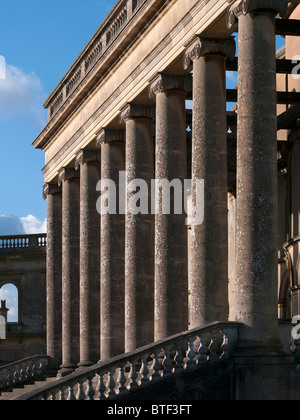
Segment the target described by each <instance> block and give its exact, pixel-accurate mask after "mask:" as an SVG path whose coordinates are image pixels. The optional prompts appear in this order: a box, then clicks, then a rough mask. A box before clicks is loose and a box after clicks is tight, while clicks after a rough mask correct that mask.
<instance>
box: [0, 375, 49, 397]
mask: <svg viewBox="0 0 300 420" xmlns="http://www.w3.org/2000/svg"><path fill="white" fill-rule="evenodd" d="M55 380H56V378H47V379H46V380H45V381H36V382H35V383H34V384H29V385H25V386H23V387H20V388H13V389H12V390H11V391H7V392H2V393H1V395H0V401H10V400H13V399H15V398H17V397H21V396H22V395H24V394H27V393H28V392H32V391H35V390H37V389H39V388H41V387H43V386H45V385H49V384H50V383H52V382H54V381H55Z"/></svg>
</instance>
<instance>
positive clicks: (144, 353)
mask: <svg viewBox="0 0 300 420" xmlns="http://www.w3.org/2000/svg"><path fill="white" fill-rule="evenodd" d="M240 326H241V324H238V323H230V322H227V323H212V324H210V325H208V326H207V327H205V328H202V329H199V328H198V329H194V330H190V331H188V332H185V333H182V334H177V335H174V336H172V337H170V338H168V339H166V340H161V341H159V342H156V343H154V344H151V345H149V346H146V347H143V348H140V349H137V350H135V351H133V352H131V353H127V354H125V355H122V356H118V357H115V358H113V359H110V360H109V361H106V362H105V361H104V362H101V363H98V364H97V365H95V366H92V367H88V368H83V369H79V370H78V371H76V372H74V373H72V374H71V375H69V376H67V377H65V378H62V379H59V380H57V381H55V382H54V383H51V384H49V385H45V386H43V387H41V388H39V389H38V390H35V391H32V392H30V393H27V394H26V395H23V396H20V397H18V398H16V400H69V401H71V400H110V399H114V398H120V397H122V398H123V397H124V396H126V395H127V394H128V393H129V392H131V391H133V390H137V389H139V388H142V387H144V386H145V385H147V384H150V383H153V382H154V381H158V380H160V379H162V378H165V377H167V376H171V375H175V374H177V373H178V372H182V371H188V370H191V369H195V368H199V367H200V366H201V365H202V364H203V365H206V366H208V364H209V363H214V362H218V361H220V360H227V359H229V358H230V356H231V354H232V350H233V348H234V347H235V345H236V343H237V341H238V337H239V328H240Z"/></svg>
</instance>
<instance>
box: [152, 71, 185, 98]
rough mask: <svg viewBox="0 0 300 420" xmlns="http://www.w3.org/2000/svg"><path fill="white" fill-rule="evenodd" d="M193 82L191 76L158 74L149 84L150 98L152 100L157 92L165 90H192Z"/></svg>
mask: <svg viewBox="0 0 300 420" xmlns="http://www.w3.org/2000/svg"><path fill="white" fill-rule="evenodd" d="M192 86H193V80H192V77H191V76H173V75H169V74H163V73H160V74H158V75H157V76H156V77H155V79H153V80H152V81H151V84H150V98H154V97H155V95H156V94H157V93H159V92H165V91H166V90H176V89H177V90H185V91H186V92H189V91H191V90H192Z"/></svg>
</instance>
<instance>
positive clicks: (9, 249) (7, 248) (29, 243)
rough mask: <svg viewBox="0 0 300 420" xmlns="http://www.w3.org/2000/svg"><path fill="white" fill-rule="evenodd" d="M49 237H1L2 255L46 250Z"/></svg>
mask: <svg viewBox="0 0 300 420" xmlns="http://www.w3.org/2000/svg"><path fill="white" fill-rule="evenodd" d="M46 245H47V235H46V234H38V235H15V236H0V255H1V254H15V253H20V252H22V253H23V252H36V251H41V250H45V249H46Z"/></svg>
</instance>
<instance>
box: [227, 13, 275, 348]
mask: <svg viewBox="0 0 300 420" xmlns="http://www.w3.org/2000/svg"><path fill="white" fill-rule="evenodd" d="M276 102H277V99H276V61H275V12H274V13H273V12H264V11H256V12H255V14H254V13H248V14H247V15H245V16H240V17H239V96H238V144H237V210H236V214H237V216H236V226H237V237H236V283H235V285H234V287H235V294H236V314H235V319H236V320H237V321H240V322H243V323H245V324H246V326H247V328H245V329H243V330H242V332H241V334H242V335H241V338H242V339H244V340H245V341H254V342H268V341H270V340H272V339H276V338H277V329H278V321H277V270H278V267H277V236H278V235H277V232H278V220H277V218H278V210H277V206H278V204H277V194H278V191H277V190H278V186H277V182H278V181H277V127H276Z"/></svg>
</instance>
